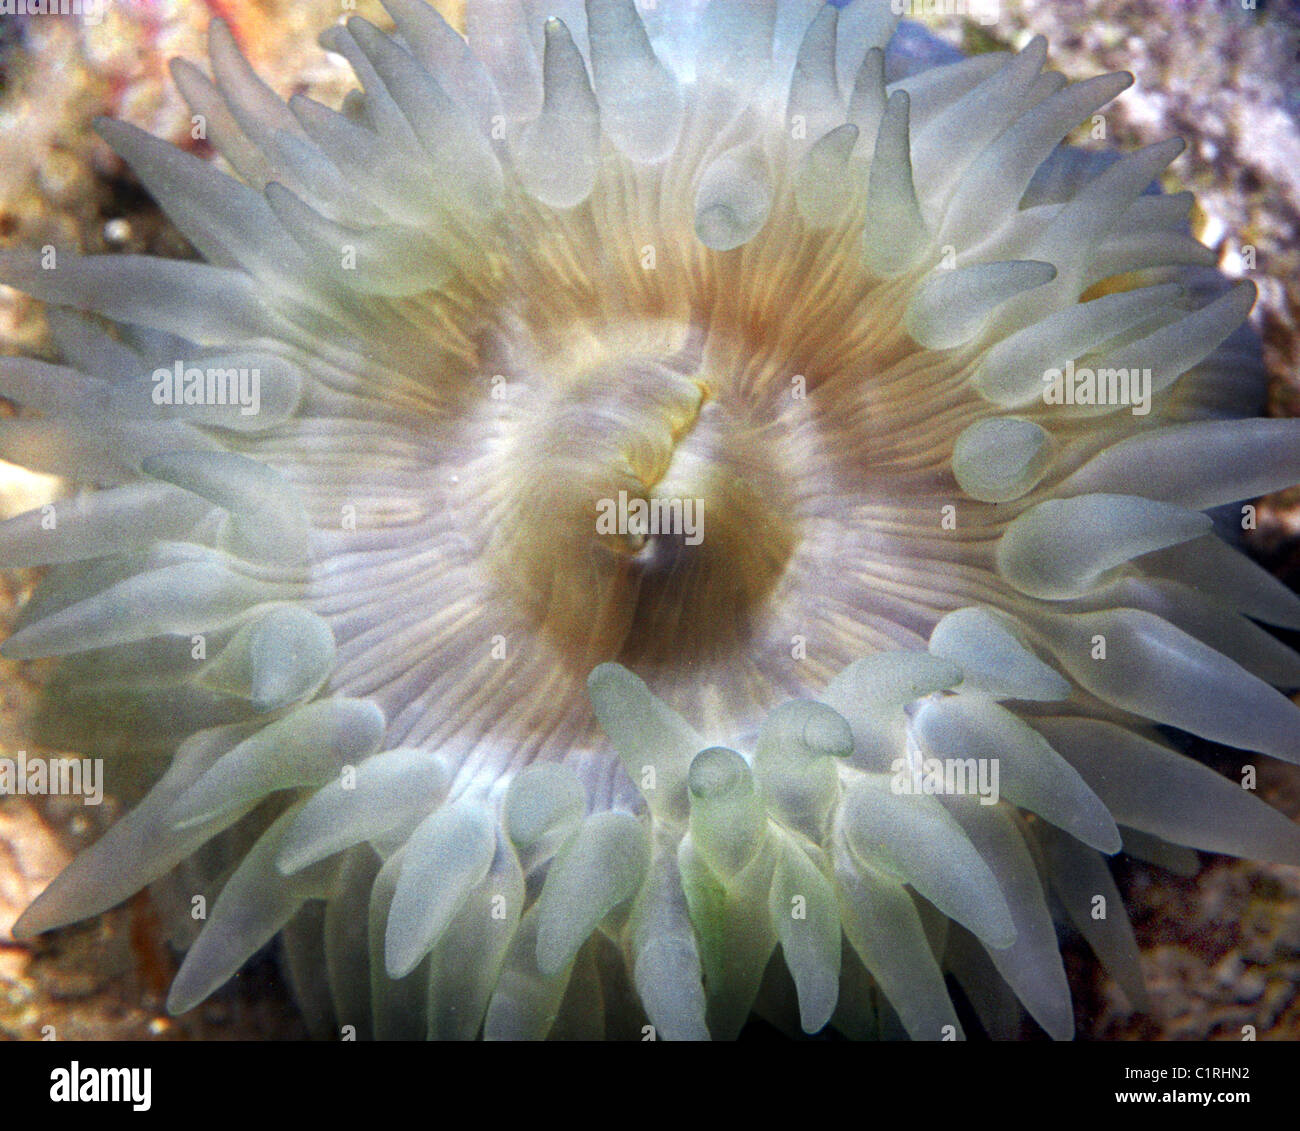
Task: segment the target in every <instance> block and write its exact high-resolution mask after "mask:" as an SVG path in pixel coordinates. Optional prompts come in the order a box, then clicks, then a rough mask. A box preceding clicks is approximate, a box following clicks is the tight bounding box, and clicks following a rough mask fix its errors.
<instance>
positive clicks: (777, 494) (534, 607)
mask: <svg viewBox="0 0 1300 1131" xmlns="http://www.w3.org/2000/svg"><path fill="white" fill-rule="evenodd" d="M542 384H543V388H542V390H541V391H540V392H538V391H534V392H532V393H530V394H529V395H528V396H527V397H525V398H523V399H524V400H525V401H526V403H525V404H521V405H520V406H519V409H518V412H517V414H516V416H515V417H514V420H513V426H512V427H511V429H510V433H511V438H512V442H511V443H510V445H509V446H508V449H507V455H506V462H505V467H506V471H505V474H506V475H507V478H508V481H509V483H510V487H509V491H508V496H509V504H508V506H507V507H506V508H505V513H504V514H503V515H502V518H501V522H500V524H499V526H498V528H497V533H496V535H495V545H494V548H493V553H492V561H493V563H494V566H495V568H496V571H497V576H498V581H499V583H500V585H501V587H502V590H503V592H504V593H505V594H507V595H508V598H509V599H510V600H512V601H515V602H516V603H518V604H519V605H520V606H521V607H522V608H523V609H524V611H525V612H526V614H527V616H528V618H529V619H530V621H531V622H532V623H533V624H534V626H535V627H536V630H537V632H538V635H539V636H540V637H541V638H543V639H545V640H546V641H547V642H548V643H549V644H550V645H551V647H552V648H553V649H554V651H555V653H556V655H557V656H558V657H559V658H560V660H561V662H562V663H564V664H565V665H567V666H569V667H571V668H572V669H573V670H574V671H575V673H576V674H578V675H579V676H585V674H586V673H587V672H588V671H590V669H591V668H592V667H593V666H595V665H596V664H598V663H602V662H604V661H608V660H615V661H618V662H619V663H623V664H626V665H628V666H630V667H635V668H637V669H638V670H641V671H644V672H646V673H647V674H652V673H653V672H655V671H657V670H664V669H680V668H682V667H683V666H690V665H695V664H700V663H711V662H714V661H719V660H725V659H728V658H730V657H732V656H734V655H736V654H738V653H740V652H741V651H742V650H743V649H744V648H745V646H746V643H747V642H748V641H749V640H750V639H752V636H753V629H754V627H755V625H756V624H757V623H759V622H761V620H762V617H763V612H764V603H765V601H766V599H767V598H768V596H769V594H770V593H771V592H772V589H773V588H774V586H775V585H776V583H777V581H778V580H779V579H780V577H781V575H782V573H783V572H784V570H785V568H786V565H787V563H788V562H789V560H790V557H791V555H792V553H793V552H794V547H795V545H796V540H797V537H796V529H795V522H794V520H793V518H792V512H791V507H790V499H789V492H788V490H787V489H786V486H785V484H784V482H783V478H782V475H781V473H780V471H779V461H778V460H776V459H774V458H773V457H774V454H775V452H776V451H777V449H778V448H779V444H777V443H776V442H775V441H776V438H775V436H774V435H773V430H774V429H775V428H776V422H775V421H771V420H768V421H763V420H759V419H755V418H754V417H753V416H752V415H751V413H752V411H753V410H752V406H746V405H744V404H742V403H738V402H737V401H735V400H734V399H733V398H732V397H731V396H730V394H729V391H728V388H729V384H728V381H727V380H726V378H725V375H718V374H710V373H708V372H707V364H706V363H703V362H701V361H700V360H699V358H698V356H697V357H689V356H678V355H673V356H668V357H663V358H661V357H655V356H642V355H635V354H633V355H629V356H625V357H620V358H615V359H611V360H608V361H604V362H602V363H600V364H597V365H594V366H591V367H589V368H587V369H586V370H585V371H583V372H581V373H580V374H579V375H578V376H577V377H576V378H571V379H569V380H567V381H566V380H560V381H549V382H543V383H542Z"/></svg>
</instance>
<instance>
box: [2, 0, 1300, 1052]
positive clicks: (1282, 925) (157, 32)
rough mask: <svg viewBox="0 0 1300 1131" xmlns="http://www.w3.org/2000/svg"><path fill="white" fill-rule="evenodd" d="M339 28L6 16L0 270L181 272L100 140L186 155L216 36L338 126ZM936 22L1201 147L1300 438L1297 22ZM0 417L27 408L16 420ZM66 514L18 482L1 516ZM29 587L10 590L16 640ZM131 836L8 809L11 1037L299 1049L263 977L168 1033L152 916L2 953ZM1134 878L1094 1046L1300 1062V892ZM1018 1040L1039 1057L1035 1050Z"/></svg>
mask: <svg viewBox="0 0 1300 1131" xmlns="http://www.w3.org/2000/svg"><path fill="white" fill-rule="evenodd" d="M455 4H456V0H447V2H446V3H445V4H443V5H442V6H443V7H444V8H448V7H450V8H453V9H454V7H455ZM933 6H934V5H931V7H933ZM939 6H940V7H942V4H940V5H939ZM349 7H352V5H349ZM355 10H356V12H357V13H358V14H361V15H364V16H366V17H368V18H370V19H373V20H375V22H377V23H379V24H380V25H381V26H388V24H387V21H386V17H385V16H384V14H383V12H382V9H381V8H380V5H379V4H378V3H377V0H357V3H356V4H355ZM339 13H340V5H339V3H338V2H337V0H260V2H259V0H189V2H175V0H172V2H168V0H106V6H105V12H104V18H103V22H102V24H100V25H99V26H95V27H90V26H86V25H84V24H78V23H77V22H76V21H75V20H72V19H68V18H61V17H60V18H55V17H39V18H38V17H27V18H26V19H22V18H18V17H4V16H0V246H13V245H19V246H29V247H30V246H36V245H40V244H44V243H54V244H56V245H57V246H60V247H77V248H79V249H81V250H83V251H105V250H120V251H149V252H154V253H158V254H163V255H184V254H189V253H190V252H189V249H188V248H187V245H186V244H185V242H184V240H183V239H182V238H181V237H180V236H179V235H178V234H177V233H176V232H175V231H174V230H173V229H172V228H171V227H170V226H169V224H168V223H167V221H166V220H165V219H164V218H163V217H162V216H161V214H160V213H159V212H158V210H157V209H156V208H155V207H154V206H153V205H152V204H151V202H150V201H149V199H148V197H147V196H146V195H145V194H144V193H143V192H142V191H141V190H140V188H139V186H138V185H137V184H136V183H135V182H134V180H133V179H132V178H131V176H130V174H129V173H127V172H126V171H125V170H124V168H123V166H122V165H121V163H120V162H119V161H118V160H117V159H116V158H115V157H114V156H113V155H112V153H111V152H110V151H109V150H108V148H107V147H106V146H105V145H104V144H103V143H102V142H101V141H99V139H98V138H97V137H96V136H95V135H94V134H93V133H92V132H91V131H90V128H89V127H90V122H91V120H92V119H93V118H94V116H96V115H98V114H109V115H112V116H115V117H121V118H124V119H126V120H128V121H131V122H134V123H135V124H137V125H140V126H142V127H144V128H146V129H149V130H151V131H152V132H154V133H157V134H160V135H162V136H164V137H168V138H170V139H172V140H174V141H177V142H178V143H184V142H186V139H187V135H188V125H189V122H188V114H187V111H186V108H185V106H184V104H183V103H182V102H181V100H180V98H179V95H177V93H176V92H175V90H174V88H172V87H171V85H170V82H169V80H168V79H167V75H166V62H167V60H168V59H169V58H170V57H172V56H174V55H183V56H185V57H187V58H190V59H193V60H196V61H200V62H201V61H202V60H203V58H204V55H205V52H204V49H203V29H204V28H205V27H206V25H207V22H208V20H209V19H210V18H211V17H212V16H213V15H224V16H226V17H227V18H229V19H230V20H231V22H232V24H233V26H234V27H235V29H236V33H237V35H238V36H239V38H240V39H241V41H242V42H243V44H244V46H245V48H246V50H247V51H248V52H249V55H250V57H251V59H252V61H253V63H254V66H255V67H256V68H257V70H258V71H259V72H260V73H261V74H262V75H263V76H264V77H266V78H267V79H268V81H270V82H271V84H272V85H273V86H274V87H275V88H276V89H277V90H278V91H279V92H280V93H281V94H286V95H287V94H288V93H291V92H292V91H295V90H304V91H306V92H307V93H310V94H311V95H313V96H314V97H317V98H320V99H321V100H322V101H326V102H328V103H331V104H337V100H338V98H339V97H340V96H341V94H342V92H343V91H344V90H346V89H348V87H349V86H350V85H351V82H350V79H349V76H348V72H347V71H346V68H345V67H344V66H343V65H342V64H341V62H340V61H339V60H337V59H331V58H329V57H327V56H326V55H325V53H324V52H323V51H322V50H321V49H320V48H319V47H318V46H317V45H316V43H315V34H316V32H317V31H318V30H319V29H320V28H321V27H324V26H325V25H326V23H328V22H330V21H331V20H334V19H337V18H338V16H339ZM349 14H351V13H350V12H349ZM927 22H928V23H930V25H931V26H932V27H933V28H934V29H935V30H936V31H937V32H938V33H939V34H940V35H942V36H943V37H945V38H947V39H948V40H949V41H951V42H952V43H954V44H956V45H959V46H962V47H963V48H964V49H966V50H988V49H991V48H995V47H1002V46H1011V47H1019V46H1022V45H1023V43H1024V42H1025V41H1026V40H1027V39H1028V37H1029V36H1030V35H1031V34H1034V33H1042V34H1044V35H1046V36H1047V38H1048V41H1049V43H1050V45H1051V53H1050V65H1051V66H1053V67H1055V68H1057V69H1059V70H1061V71H1063V72H1064V73H1066V74H1067V75H1069V76H1070V77H1071V78H1075V79H1078V78H1084V77H1087V76H1089V75H1092V74H1096V73H1099V72H1101V71H1106V70H1116V69H1127V70H1130V71H1132V72H1133V73H1134V74H1135V76H1136V78H1137V83H1136V85H1135V87H1134V89H1133V90H1131V91H1129V92H1127V93H1126V94H1124V95H1123V96H1121V98H1120V99H1119V101H1118V103H1116V104H1113V105H1112V107H1110V108H1108V109H1107V122H1108V127H1109V128H1110V129H1111V130H1112V135H1113V141H1114V142H1115V143H1116V144H1118V145H1119V146H1120V147H1121V148H1125V149H1131V148H1134V147H1136V146H1137V145H1141V144H1147V143H1149V142H1152V141H1156V140H1159V139H1160V138H1162V137H1166V136H1169V135H1170V134H1177V135H1180V136H1182V137H1184V138H1185V139H1187V141H1188V143H1189V149H1188V152H1187V153H1186V154H1184V156H1183V157H1182V158H1180V159H1179V161H1178V162H1176V163H1175V165H1174V174H1173V175H1172V176H1171V177H1170V179H1169V180H1168V182H1167V186H1166V187H1168V188H1171V189H1177V188H1184V187H1186V188H1192V189H1194V190H1195V191H1196V193H1197V195H1198V200H1199V206H1200V208H1199V213H1198V215H1197V217H1196V223H1197V231H1198V234H1199V235H1200V237H1201V238H1202V239H1203V240H1204V242H1206V243H1207V244H1209V245H1210V246H1212V247H1214V248H1216V249H1217V250H1218V251H1219V254H1220V262H1221V264H1222V266H1223V269H1224V270H1225V271H1226V272H1228V273H1229V274H1232V275H1243V274H1244V275H1247V276H1248V277H1250V278H1253V279H1254V280H1255V281H1256V282H1257V283H1258V284H1259V285H1260V288H1261V299H1260V302H1259V304H1258V305H1257V308H1256V312H1255V315H1254V318H1255V323H1256V326H1257V328H1258V329H1259V331H1260V333H1261V336H1262V338H1263V340H1264V343H1265V351H1266V361H1267V363H1268V366H1269V369H1270V374H1271V377H1272V382H1271V390H1270V405H1269V408H1270V411H1271V412H1272V413H1273V414H1275V415H1297V414H1300V334H1298V333H1297V325H1298V323H1300V238H1297V237H1298V234H1300V0H1287V2H1285V3H1282V2H1278V0H1273V2H1272V3H1266V0H1258V7H1257V8H1256V9H1255V10H1253V11H1251V10H1248V9H1244V8H1243V7H1242V0H1003V3H1001V4H1000V5H999V11H998V18H997V20H996V22H995V23H992V24H988V25H985V24H981V23H978V22H973V21H970V20H966V19H963V18H961V17H959V16H955V15H954V16H942V15H940V16H935V17H933V18H930V19H928V20H927ZM1250 249H1254V269H1253V270H1252V269H1250V259H1251V252H1250ZM42 335H43V324H42V321H41V318H40V315H39V309H38V308H37V307H36V306H35V304H32V303H30V302H28V301H27V300H26V299H25V298H23V297H22V296H19V295H17V294H16V293H15V292H13V291H10V290H7V289H5V288H2V287H0V337H2V338H4V339H5V341H6V343H7V344H6V345H5V346H4V349H5V352H16V351H17V350H18V349H20V348H33V347H38V346H39V344H40V342H41V339H42ZM0 411H11V409H9V408H8V406H5V405H4V404H3V403H2V402H0ZM57 490H58V484H57V483H55V482H53V481H50V480H47V479H44V478H41V477H36V476H31V475H29V474H27V473H25V472H22V471H21V470H19V469H16V468H12V467H10V466H9V465H5V464H0V517H7V516H9V515H12V514H16V513H18V512H20V511H22V510H26V509H28V508H30V507H31V506H34V505H39V503H41V502H43V501H46V500H47V499H48V498H50V497H52V496H53V494H54V493H55V492H56V491H57ZM1252 548H1253V550H1254V551H1255V552H1256V553H1257V555H1258V556H1259V557H1260V559H1261V560H1262V561H1263V562H1264V563H1265V564H1266V565H1268V566H1269V567H1270V568H1272V569H1274V570H1275V571H1276V572H1277V573H1278V574H1279V576H1281V577H1283V579H1284V580H1286V581H1288V583H1290V584H1291V585H1292V586H1294V587H1298V588H1300V491H1293V492H1289V493H1285V494H1283V495H1281V496H1277V497H1274V498H1272V499H1270V500H1266V501H1265V502H1264V503H1263V504H1262V506H1261V510H1260V529H1259V531H1258V532H1257V534H1256V535H1255V536H1254V538H1253V542H1252ZM33 580H34V577H33V576H21V577H20V576H15V575H13V574H0V626H2V625H3V624H6V623H7V622H8V621H9V619H11V617H12V613H13V610H14V609H15V608H16V607H17V606H18V605H19V604H20V603H21V601H22V600H23V599H24V598H25V596H26V595H27V593H28V592H29V591H30V585H31V583H32V581H33ZM41 674H42V673H41V668H40V665H36V664H14V663H10V662H8V661H2V660H0V754H4V755H9V754H12V753H13V752H14V751H15V750H17V749H18V748H20V747H22V746H23V745H24V740H23V732H22V719H23V717H24V713H25V712H26V711H27V710H28V709H29V708H30V704H31V702H32V700H33V697H34V696H35V695H36V694H37V692H38V689H39V685H40V679H41ZM1240 761H1241V759H1240V758H1238V757H1236V756H1233V757H1230V758H1228V759H1227V760H1226V761H1224V762H1223V764H1222V765H1221V767H1220V768H1222V769H1224V770H1225V771H1231V770H1233V769H1235V767H1236V766H1237V765H1239V764H1240ZM1256 761H1257V762H1258V763H1259V764H1260V770H1261V774H1260V796H1261V797H1263V798H1264V799H1265V800H1267V801H1269V802H1271V803H1272V804H1274V805H1276V806H1277V807H1279V808H1281V809H1282V810H1284V811H1285V812H1287V813H1289V814H1290V815H1291V816H1292V817H1293V818H1300V769H1296V768H1294V767H1287V766H1283V765H1281V764H1268V765H1265V763H1267V762H1268V759H1263V758H1260V759H1257V760H1256ZM114 811H115V805H114V803H113V802H112V801H111V800H110V801H109V802H108V803H106V804H104V805H103V806H101V807H99V808H97V809H94V808H87V807H83V806H82V805H81V804H80V803H79V802H75V801H70V800H54V801H49V802H41V801H38V800H34V799H24V798H3V799H0V1037H6V1038H13V1039H29V1040H30V1039H39V1038H41V1037H42V1036H43V1035H44V1036H49V1035H54V1036H56V1037H57V1038H58V1039H60V1040H76V1039H110V1040H111V1039H129V1040H142V1039H143V1040H150V1039H204V1038H206V1039H213V1038H226V1039H246V1040H247V1039H276V1038H296V1037H301V1036H304V1035H305V1033H304V1030H303V1028H302V1025H301V1023H300V1022H299V1021H298V1019H297V1017H296V1014H295V1011H294V1008H293V1005H292V1002H291V1001H290V999H289V997H288V994H287V990H286V988H285V982H284V979H283V978H282V977H281V975H280V973H279V970H278V968H277V965H276V962H275V959H274V956H273V954H271V953H269V952H268V953H267V954H265V955H264V956H263V957H262V958H261V959H259V960H258V961H257V962H255V963H254V965H253V966H252V967H251V968H250V969H248V970H246V971H245V972H244V973H243V974H241V975H240V976H239V977H238V978H237V979H236V980H235V981H234V982H232V983H231V984H230V985H229V986H228V987H226V989H225V990H223V991H221V992H219V993H218V994H217V995H215V996H214V997H213V998H211V999H209V1001H208V1002H207V1003H205V1004H204V1005H203V1006H201V1007H199V1008H198V1009H196V1010H194V1011H193V1012H192V1013H190V1014H188V1015H186V1016H185V1017H181V1018H172V1017H169V1016H167V1014H166V1013H165V1011H164V1010H163V1007H162V1003H163V1000H164V998H165V995H166V988H167V985H168V983H169V981H170V978H171V975H172V974H173V973H174V971H175V968H176V965H177V956H176V955H174V954H173V953H172V952H171V951H170V950H169V949H168V947H167V946H166V944H165V943H164V942H163V941H162V939H161V935H160V933H159V929H158V923H157V918H156V915H155V914H154V912H153V909H152V907H151V905H150V902H149V898H148V896H147V895H143V896H140V897H137V898H136V899H135V900H133V901H131V903H130V904H128V905H127V906H124V907H121V908H118V909H116V910H114V911H112V912H110V913H108V914H107V915H104V916H102V917H101V918H99V919H97V920H95V921H93V922H91V923H88V924H83V925H80V926H77V927H73V928H69V929H68V930H66V931H62V932H59V933H57V934H56V935H54V936H51V937H48V938H45V939H42V940H41V941H40V942H39V943H37V944H36V945H35V946H34V947H27V946H20V945H16V944H13V943H11V942H8V941H6V940H8V937H9V936H8V928H9V926H10V925H11V924H12V922H13V920H14V919H15V918H16V916H17V915H18V913H19V912H20V911H21V910H22V909H23V908H24V907H25V906H26V904H27V903H28V902H30V900H31V899H32V898H33V897H34V896H35V895H36V894H37V893H38V892H39V891H40V890H41V888H42V887H43V886H44V885H45V884H46V883H47V882H48V881H49V879H50V878H51V877H52V876H53V875H54V874H55V873H56V872H57V871H58V870H59V869H60V867H62V865H63V864H65V863H66V862H67V861H68V860H69V859H70V858H71V856H72V855H73V854H74V853H75V852H76V851H77V850H78V849H79V848H81V847H83V846H85V845H86V844H89V843H90V842H92V841H93V840H94V839H95V837H96V836H97V835H98V833H99V831H101V830H102V829H103V828H104V827H106V826H107V823H109V822H110V821H111V820H112V819H113V816H114ZM1116 869H1117V876H1118V878H1119V882H1120V886H1121V889H1122V890H1123V891H1124V893H1125V902H1126V905H1127V906H1128V909H1129V913H1130V915H1131V917H1132V919H1133V921H1134V924H1135V927H1136V930H1137V934H1138V939H1139V942H1140V944H1141V946H1142V949H1143V965H1144V968H1145V973H1146V977H1147V982H1148V987H1149V990H1150V993H1151V997H1152V1001H1153V1012H1152V1013H1151V1014H1146V1015H1143V1014H1136V1013H1133V1012H1132V1011H1131V1010H1130V1008H1129V1006H1128V1003H1127V1002H1126V1001H1125V999H1124V996H1123V994H1122V993H1121V991H1120V990H1119V989H1118V988H1117V987H1116V986H1115V984H1114V983H1113V982H1112V981H1111V980H1110V979H1109V978H1107V977H1106V976H1105V975H1104V974H1103V973H1101V972H1100V971H1099V968H1098V966H1097V963H1096V961H1095V960H1094V959H1093V958H1092V956H1091V955H1090V954H1089V953H1088V952H1087V950H1086V948H1084V947H1083V946H1082V944H1080V943H1079V942H1078V941H1077V940H1067V941H1066V947H1065V953H1066V965H1067V970H1068V971H1069V974H1070V980H1071V984H1072V986H1073V988H1074V992H1075V1004H1076V1017H1077V1022H1078V1035H1079V1036H1080V1037H1081V1038H1092V1039H1147V1040H1153V1039H1159V1040H1185V1039H1204V1038H1213V1039H1224V1040H1239V1039H1241V1036H1242V1027H1243V1026H1246V1025H1253V1026H1255V1028H1256V1031H1257V1034H1258V1037H1259V1039H1261V1040H1264V1039H1283V1038H1290V1039H1295V1038H1298V1037H1300V868H1286V867H1266V866H1261V865H1256V864H1252V863H1249V862H1243V861H1237V860H1232V859H1229V858H1226V857H1210V856H1202V857H1201V868H1200V870H1199V872H1198V873H1197V874H1195V875H1194V876H1190V877H1178V876H1173V875H1171V874H1170V873H1168V872H1165V871H1163V870H1161V869H1158V868H1154V867H1151V866H1148V865H1145V864H1142V863H1140V862H1137V861H1134V860H1131V859H1129V858H1121V859H1119V860H1118V862H1117V865H1116ZM49 1026H52V1027H53V1029H52V1030H49V1029H47V1027H49ZM1026 1035H1029V1036H1033V1035H1038V1036H1040V1037H1041V1034H1036V1031H1033V1030H1032V1026H1029V1028H1028V1029H1027V1034H1026Z"/></svg>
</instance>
